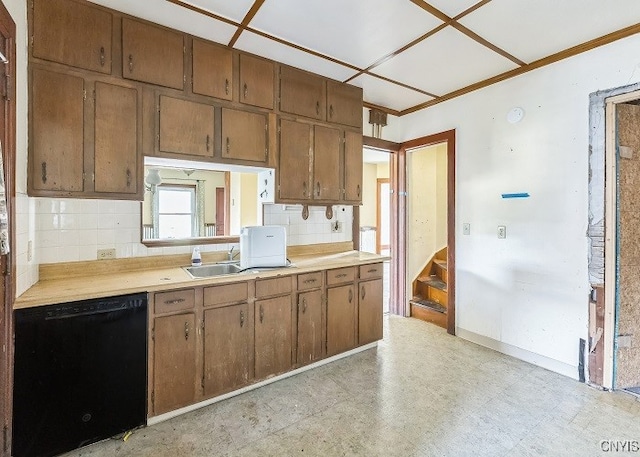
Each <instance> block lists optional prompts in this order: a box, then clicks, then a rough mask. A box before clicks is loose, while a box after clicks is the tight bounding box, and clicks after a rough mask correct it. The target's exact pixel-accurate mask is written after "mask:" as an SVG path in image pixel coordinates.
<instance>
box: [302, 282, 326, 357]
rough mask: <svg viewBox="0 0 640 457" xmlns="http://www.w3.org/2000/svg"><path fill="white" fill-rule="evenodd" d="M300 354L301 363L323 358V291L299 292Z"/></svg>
mask: <svg viewBox="0 0 640 457" xmlns="http://www.w3.org/2000/svg"><path fill="white" fill-rule="evenodd" d="M297 348H298V354H297V362H298V363H299V364H301V365H303V364H307V363H311V362H314V361H316V360H318V359H320V358H322V291H321V290H313V291H310V292H304V293H301V294H298V346H297Z"/></svg>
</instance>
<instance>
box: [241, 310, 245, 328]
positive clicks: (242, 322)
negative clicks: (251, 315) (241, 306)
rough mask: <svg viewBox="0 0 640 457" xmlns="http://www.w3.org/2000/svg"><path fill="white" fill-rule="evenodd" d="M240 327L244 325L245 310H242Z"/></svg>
mask: <svg viewBox="0 0 640 457" xmlns="http://www.w3.org/2000/svg"><path fill="white" fill-rule="evenodd" d="M240 327H241V328H242V327H244V311H240Z"/></svg>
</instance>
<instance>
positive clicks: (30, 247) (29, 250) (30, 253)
mask: <svg viewBox="0 0 640 457" xmlns="http://www.w3.org/2000/svg"><path fill="white" fill-rule="evenodd" d="M32 259H33V241H31V240H29V242H28V243H27V261H28V262H31V260H32Z"/></svg>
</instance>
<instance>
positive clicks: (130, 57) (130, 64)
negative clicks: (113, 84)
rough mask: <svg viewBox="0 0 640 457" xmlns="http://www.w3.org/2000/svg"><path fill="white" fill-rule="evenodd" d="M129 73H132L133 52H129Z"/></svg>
mask: <svg viewBox="0 0 640 457" xmlns="http://www.w3.org/2000/svg"><path fill="white" fill-rule="evenodd" d="M129 73H133V54H129Z"/></svg>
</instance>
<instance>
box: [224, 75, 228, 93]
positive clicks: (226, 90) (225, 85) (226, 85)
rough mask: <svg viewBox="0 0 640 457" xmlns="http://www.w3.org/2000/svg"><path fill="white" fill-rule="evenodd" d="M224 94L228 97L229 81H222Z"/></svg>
mask: <svg viewBox="0 0 640 457" xmlns="http://www.w3.org/2000/svg"><path fill="white" fill-rule="evenodd" d="M224 93H225V94H226V95H229V79H228V78H227V79H225V80H224Z"/></svg>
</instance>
